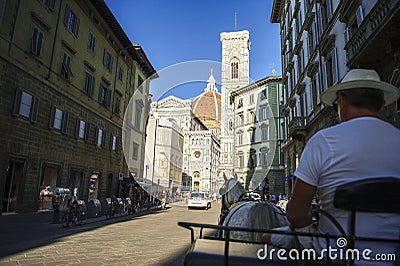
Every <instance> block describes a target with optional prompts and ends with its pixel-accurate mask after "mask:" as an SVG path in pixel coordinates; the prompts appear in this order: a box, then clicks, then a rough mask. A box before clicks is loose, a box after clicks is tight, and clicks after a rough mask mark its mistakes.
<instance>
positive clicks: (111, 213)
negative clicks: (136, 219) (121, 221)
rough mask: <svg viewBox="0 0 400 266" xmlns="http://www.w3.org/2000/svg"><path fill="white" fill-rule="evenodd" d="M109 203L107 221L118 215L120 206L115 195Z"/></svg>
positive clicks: (109, 199)
mask: <svg viewBox="0 0 400 266" xmlns="http://www.w3.org/2000/svg"><path fill="white" fill-rule="evenodd" d="M107 201H108V210H107V219H111V218H114V217H115V214H116V213H118V210H119V204H118V200H117V198H116V197H115V196H114V195H113V196H111V198H107Z"/></svg>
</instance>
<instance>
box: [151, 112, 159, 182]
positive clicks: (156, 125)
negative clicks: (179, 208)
mask: <svg viewBox="0 0 400 266" xmlns="http://www.w3.org/2000/svg"><path fill="white" fill-rule="evenodd" d="M153 117H154V119H155V120H156V121H155V127H154V142H153V146H154V147H153V172H152V175H151V187H152V188H153V184H154V165H155V162H156V144H157V127H158V114H157V113H156V112H153Z"/></svg>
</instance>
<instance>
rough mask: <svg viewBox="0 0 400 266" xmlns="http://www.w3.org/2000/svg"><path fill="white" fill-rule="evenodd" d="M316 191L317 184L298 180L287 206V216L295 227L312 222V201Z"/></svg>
mask: <svg viewBox="0 0 400 266" xmlns="http://www.w3.org/2000/svg"><path fill="white" fill-rule="evenodd" d="M315 191H316V187H315V186H311V185H309V184H307V183H305V182H303V181H302V180H300V179H297V180H296V183H295V185H294V189H293V194H292V198H291V199H290V201H289V202H288V204H287V206H286V216H287V218H288V220H289V222H290V223H291V224H292V225H293V226H294V227H304V226H307V225H309V224H310V223H311V218H312V213H311V201H312V199H313V198H314V194H315Z"/></svg>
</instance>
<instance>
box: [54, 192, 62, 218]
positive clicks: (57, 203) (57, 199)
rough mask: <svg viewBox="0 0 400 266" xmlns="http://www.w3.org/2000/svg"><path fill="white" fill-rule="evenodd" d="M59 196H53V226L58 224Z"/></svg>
mask: <svg viewBox="0 0 400 266" xmlns="http://www.w3.org/2000/svg"><path fill="white" fill-rule="evenodd" d="M60 199H61V197H60V196H53V199H52V202H53V224H59V223H60Z"/></svg>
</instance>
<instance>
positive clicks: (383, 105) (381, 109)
mask: <svg viewBox="0 0 400 266" xmlns="http://www.w3.org/2000/svg"><path fill="white" fill-rule="evenodd" d="M383 108H385V100H383V101H382V105H381V108H380V109H379V111H378V113H382V111H383Z"/></svg>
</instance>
